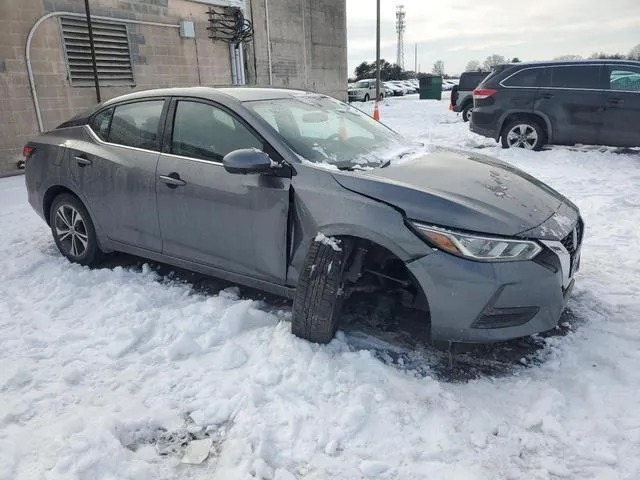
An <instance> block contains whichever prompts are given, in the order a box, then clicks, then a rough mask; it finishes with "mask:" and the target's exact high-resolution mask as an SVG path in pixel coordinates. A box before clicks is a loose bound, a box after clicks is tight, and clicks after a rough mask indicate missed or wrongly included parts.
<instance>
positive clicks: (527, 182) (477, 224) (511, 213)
mask: <svg viewBox="0 0 640 480" xmlns="http://www.w3.org/2000/svg"><path fill="white" fill-rule="evenodd" d="M334 178H335V179H336V181H337V182H338V183H339V184H340V185H341V186H343V187H344V188H346V189H348V190H351V191H353V192H357V193H360V194H362V195H366V196H367V197H371V198H374V199H376V200H379V201H382V202H385V203H388V204H390V205H393V206H394V207H396V208H398V209H401V210H402V211H403V212H404V214H405V215H406V216H407V217H408V218H409V219H412V220H417V221H421V222H424V223H427V224H433V225H440V226H446V227H450V228H454V229H460V230H467V231H473V232H480V233H488V234H494V235H506V236H516V235H518V234H521V233H523V232H526V233H527V235H524V236H527V237H529V238H555V237H556V236H557V235H558V234H559V232H557V231H556V230H555V229H538V230H535V229H536V227H538V226H540V225H541V224H542V223H544V222H545V221H546V220H548V219H550V218H551V217H552V216H553V215H554V213H555V212H556V211H558V209H559V208H560V206H561V205H563V203H566V205H567V206H566V208H568V209H569V210H572V211H574V210H575V212H577V209H576V208H575V206H573V205H572V204H571V203H570V202H568V201H567V200H566V199H565V198H564V197H563V196H562V195H561V194H559V193H558V192H556V191H555V190H553V189H551V188H550V187H548V186H547V185H545V184H544V183H542V182H540V181H539V180H537V179H535V178H534V177H532V176H530V175H528V174H527V173H525V172H523V171H521V170H519V169H517V168H515V167H513V166H511V165H509V164H507V163H504V162H502V161H500V160H497V159H493V158H491V157H488V156H485V155H480V154H476V153H470V152H462V151H456V150H448V149H436V150H435V151H433V152H432V153H430V154H427V155H425V156H423V157H418V158H414V159H411V160H398V161H397V162H396V163H395V164H393V163H392V164H391V165H390V166H388V167H386V168H375V169H372V170H367V171H356V172H340V173H337V172H336V173H335V174H334ZM572 216H575V217H577V213H575V214H574V215H572ZM562 230H563V232H564V229H562ZM563 232H560V233H563Z"/></svg>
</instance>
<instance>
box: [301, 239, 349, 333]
mask: <svg viewBox="0 0 640 480" xmlns="http://www.w3.org/2000/svg"><path fill="white" fill-rule="evenodd" d="M337 242H339V250H336V248H335V246H334V245H333V246H332V245H331V244H329V243H330V242H326V243H323V242H319V241H314V242H313V244H312V245H311V248H310V249H309V252H308V253H307V257H306V259H305V262H304V269H303V271H302V274H301V275H300V279H299V280H298V286H297V288H296V293H295V297H294V299H293V314H292V319H291V332H292V333H293V334H294V335H296V336H298V337H300V338H304V339H305V340H309V341H310V342H315V343H328V342H330V341H331V340H332V339H333V337H334V336H335V334H336V330H337V329H338V316H339V315H340V312H341V310H342V302H343V299H344V297H343V290H342V279H343V273H344V269H345V264H346V261H347V257H348V255H349V250H350V242H349V241H347V240H340V241H337Z"/></svg>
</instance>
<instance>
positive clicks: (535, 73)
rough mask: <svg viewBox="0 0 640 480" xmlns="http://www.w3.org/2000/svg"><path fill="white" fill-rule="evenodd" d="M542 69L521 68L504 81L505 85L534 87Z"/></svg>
mask: <svg viewBox="0 0 640 480" xmlns="http://www.w3.org/2000/svg"><path fill="white" fill-rule="evenodd" d="M541 72H542V70H541V69H540V68H527V69H525V70H521V71H519V72H518V73H516V74H515V75H513V76H511V77H509V78H508V79H506V80H505V81H504V85H505V86H507V87H536V86H538V85H539V84H538V77H539V75H540V73H541Z"/></svg>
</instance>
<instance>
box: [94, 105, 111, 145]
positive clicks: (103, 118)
mask: <svg viewBox="0 0 640 480" xmlns="http://www.w3.org/2000/svg"><path fill="white" fill-rule="evenodd" d="M112 114H113V108H107V109H105V110H102V111H101V112H100V113H98V114H97V115H96V116H95V117H93V119H92V120H91V130H93V131H94V132H95V134H96V135H97V136H98V137H100V139H101V140H104V141H105V142H106V141H107V138H108V137H109V125H110V124H111V115H112Z"/></svg>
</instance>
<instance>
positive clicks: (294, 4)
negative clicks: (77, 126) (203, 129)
mask: <svg viewBox="0 0 640 480" xmlns="http://www.w3.org/2000/svg"><path fill="white" fill-rule="evenodd" d="M216 3H219V4H222V5H224V4H227V5H228V4H239V3H242V2H239V1H238V0H216ZM244 6H245V10H246V12H247V15H248V17H249V18H250V19H251V20H252V21H253V23H254V40H253V41H252V42H249V44H248V45H246V53H247V56H246V63H247V64H248V65H247V66H248V68H247V79H248V81H249V83H252V84H257V85H261V86H267V85H269V65H268V59H267V48H266V45H267V41H266V18H265V0H244ZM208 7H209V5H207V4H205V3H202V2H198V1H192V0H91V8H92V14H93V15H94V16H103V17H109V18H113V19H114V20H117V19H133V20H141V21H150V22H160V23H166V24H172V25H177V24H178V22H179V21H180V20H181V19H182V20H192V21H194V22H195V25H196V39H195V40H194V39H182V38H180V37H179V34H178V29H177V28H169V27H163V26H147V25H135V24H128V27H127V28H128V33H129V46H130V49H131V56H132V63H133V69H134V77H135V85H134V86H103V87H102V88H101V94H102V100H107V99H109V98H113V97H115V96H118V95H122V94H124V93H128V92H131V91H133V90H141V89H148V88H157V87H168V86H191V85H205V86H216V85H218V86H219V85H229V84H231V73H230V70H231V67H230V59H229V47H228V45H227V44H226V43H224V42H221V41H213V40H211V39H210V38H209V37H208V36H209V32H208V30H207V27H208V15H207V10H208ZM269 9H270V11H269V29H270V34H271V46H272V77H273V85H274V86H281V87H291V88H301V89H309V90H313V91H317V92H321V93H326V94H329V95H332V96H334V97H336V98H340V99H346V79H347V57H346V2H345V0H270V2H269ZM61 11H66V12H75V13H84V2H83V1H81V0H0V173H2V172H5V171H10V170H14V169H15V168H16V162H17V161H18V160H19V159H20V158H21V153H22V147H23V146H24V144H25V143H26V142H27V141H28V140H29V138H31V137H33V136H34V135H36V134H37V133H38V125H37V119H36V115H35V108H34V104H33V98H32V95H31V91H30V88H29V83H28V77H27V69H26V60H25V45H26V40H27V35H28V33H29V31H30V29H31V27H32V26H33V25H34V23H35V22H36V21H37V20H38V19H40V18H41V17H42V16H43V15H45V14H47V13H50V12H61ZM196 52H197V53H196ZM31 58H32V66H33V72H34V79H35V87H36V91H37V94H38V99H39V102H40V110H41V115H42V120H43V124H44V128H45V130H47V129H52V128H55V127H56V126H57V125H59V124H60V123H62V122H64V121H65V120H68V119H69V118H71V117H73V116H74V115H76V114H78V113H80V112H82V111H84V110H86V109H87V108H89V107H91V106H92V105H94V104H95V103H96V96H95V90H94V88H93V87H78V86H71V84H70V82H69V79H68V78H67V75H68V73H67V66H66V61H65V58H64V49H63V45H62V38H61V31H60V24H59V18H57V17H54V18H49V19H47V20H45V21H44V22H43V23H42V24H41V25H40V26H39V27H38V29H37V30H36V32H35V35H34V37H33V42H32V47H31Z"/></svg>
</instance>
